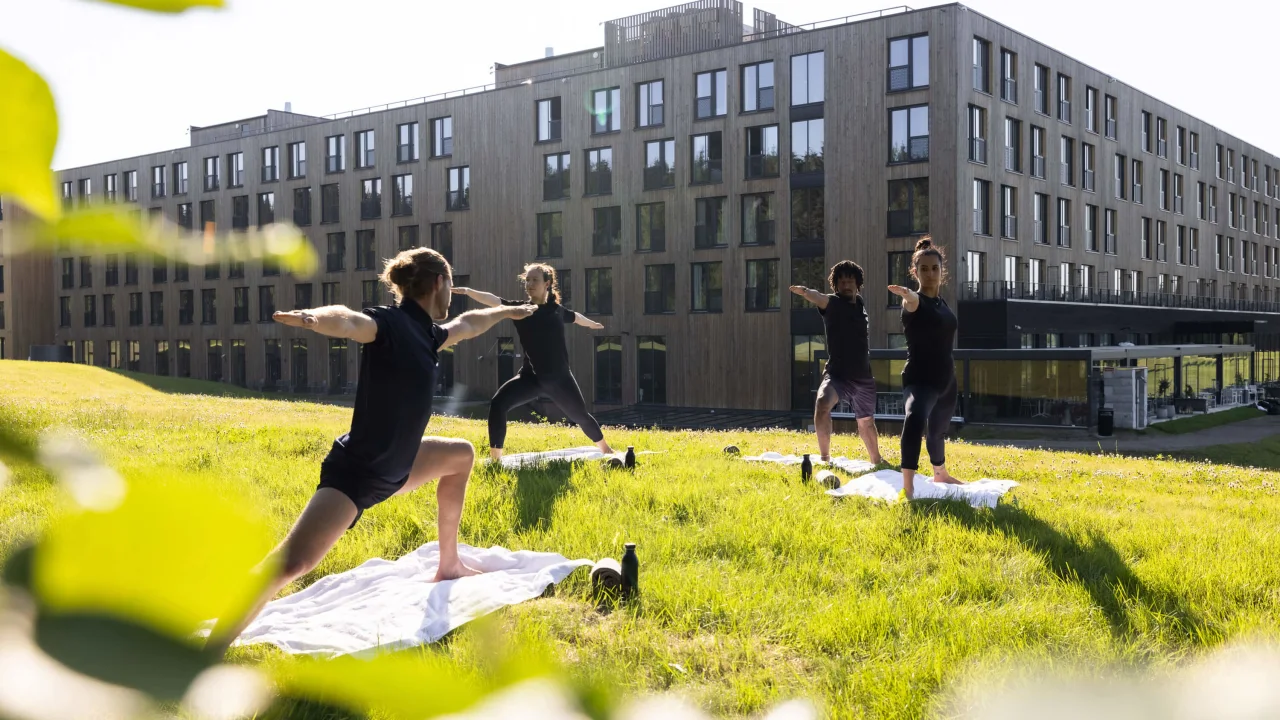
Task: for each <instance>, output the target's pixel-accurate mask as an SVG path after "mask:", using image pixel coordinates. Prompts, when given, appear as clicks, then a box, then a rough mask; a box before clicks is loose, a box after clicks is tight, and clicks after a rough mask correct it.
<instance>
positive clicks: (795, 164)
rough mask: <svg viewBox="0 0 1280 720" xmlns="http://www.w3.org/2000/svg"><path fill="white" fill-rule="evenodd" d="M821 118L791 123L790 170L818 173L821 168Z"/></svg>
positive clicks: (793, 171) (798, 172)
mask: <svg viewBox="0 0 1280 720" xmlns="http://www.w3.org/2000/svg"><path fill="white" fill-rule="evenodd" d="M823 135H824V128H823V119H822V118H816V119H814V120H799V121H795V122H792V123H791V172H792V173H793V174H800V173H819V172H822V168H823V145H824V141H823Z"/></svg>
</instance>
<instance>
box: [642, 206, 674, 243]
mask: <svg viewBox="0 0 1280 720" xmlns="http://www.w3.org/2000/svg"><path fill="white" fill-rule="evenodd" d="M666 249H667V204H666V203H660V202H658V203H647V204H644V205H637V206H636V252H663V251H664V250H666Z"/></svg>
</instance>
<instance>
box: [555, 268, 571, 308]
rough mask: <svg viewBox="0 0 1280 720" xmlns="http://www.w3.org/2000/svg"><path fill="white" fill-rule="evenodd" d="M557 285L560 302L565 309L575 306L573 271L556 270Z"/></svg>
mask: <svg viewBox="0 0 1280 720" xmlns="http://www.w3.org/2000/svg"><path fill="white" fill-rule="evenodd" d="M556 278H557V280H556V285H557V289H558V291H559V295H560V298H559V302H560V304H561V305H563V306H564V307H569V306H570V305H572V304H573V271H572V270H564V269H561V270H556Z"/></svg>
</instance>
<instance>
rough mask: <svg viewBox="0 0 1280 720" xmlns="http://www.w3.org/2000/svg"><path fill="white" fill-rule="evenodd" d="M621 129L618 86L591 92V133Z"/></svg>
mask: <svg viewBox="0 0 1280 720" xmlns="http://www.w3.org/2000/svg"><path fill="white" fill-rule="evenodd" d="M621 129H622V91H621V90H620V89H618V88H609V89H607V90H596V91H594V92H592V93H591V134H592V135H600V134H602V133H611V132H618V131H619V130H621Z"/></svg>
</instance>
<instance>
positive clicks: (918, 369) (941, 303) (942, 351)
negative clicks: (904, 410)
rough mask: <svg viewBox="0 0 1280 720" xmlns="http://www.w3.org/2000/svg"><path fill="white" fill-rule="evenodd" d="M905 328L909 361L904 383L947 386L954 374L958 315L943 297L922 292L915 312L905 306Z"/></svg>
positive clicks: (903, 320)
mask: <svg viewBox="0 0 1280 720" xmlns="http://www.w3.org/2000/svg"><path fill="white" fill-rule="evenodd" d="M902 331H903V332H904V333H906V335H907V364H906V365H905V366H903V368H902V384H903V385H904V386H906V385H930V386H934V387H946V385H947V384H949V383H950V382H951V378H952V377H953V376H954V375H955V371H956V366H955V360H954V359H953V358H952V355H951V346H952V345H953V344H954V343H955V339H956V316H955V314H954V313H952V312H951V308H950V307H948V306H947V301H946V300H943V299H942V298H941V297H936V298H931V297H929V296H927V295H920V304H919V305H918V306H917V307H916V311H915V312H911V313H909V312H907V309H906V308H905V307H904V308H903V309H902Z"/></svg>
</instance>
